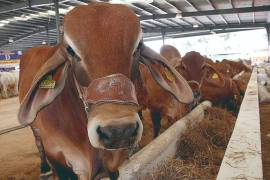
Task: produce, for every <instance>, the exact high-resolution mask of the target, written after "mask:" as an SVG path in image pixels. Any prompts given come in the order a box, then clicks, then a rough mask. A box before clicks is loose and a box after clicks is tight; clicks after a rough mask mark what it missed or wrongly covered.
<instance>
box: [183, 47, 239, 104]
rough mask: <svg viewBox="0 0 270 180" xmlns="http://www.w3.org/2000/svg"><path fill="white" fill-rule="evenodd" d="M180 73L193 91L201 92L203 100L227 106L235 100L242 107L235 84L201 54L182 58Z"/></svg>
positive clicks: (193, 53)
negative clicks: (230, 101) (231, 100)
mask: <svg viewBox="0 0 270 180" xmlns="http://www.w3.org/2000/svg"><path fill="white" fill-rule="evenodd" d="M179 71H180V74H181V75H182V76H183V77H185V78H186V80H187V81H188V82H189V83H190V85H191V88H192V89H193V91H195V92H196V91H199V92H200V94H201V100H210V101H212V102H213V103H222V104H226V103H227V102H228V100H230V99H233V100H234V101H235V103H236V105H240V94H239V91H238V89H237V86H236V84H235V82H234V81H233V80H232V79H230V78H226V77H224V75H222V74H221V73H219V72H218V71H217V70H216V69H215V68H214V67H212V66H211V65H209V64H207V63H206V61H205V58H204V57H203V56H202V55H200V53H198V52H195V51H192V52H189V53H187V54H186V55H185V56H184V57H183V58H182V61H181V64H180V68H179ZM192 83H193V84H192Z"/></svg>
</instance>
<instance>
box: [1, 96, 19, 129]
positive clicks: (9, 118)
mask: <svg viewBox="0 0 270 180" xmlns="http://www.w3.org/2000/svg"><path fill="white" fill-rule="evenodd" d="M18 109H19V100H18V97H14V98H9V99H0V132H1V131H3V130H5V129H8V128H12V127H15V126H19V125H20V124H19V122H18V120H17V112H18Z"/></svg>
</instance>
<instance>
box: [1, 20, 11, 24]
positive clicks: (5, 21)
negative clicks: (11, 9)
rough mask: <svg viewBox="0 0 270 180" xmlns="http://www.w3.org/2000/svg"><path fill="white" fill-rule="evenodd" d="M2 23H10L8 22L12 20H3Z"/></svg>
mask: <svg viewBox="0 0 270 180" xmlns="http://www.w3.org/2000/svg"><path fill="white" fill-rule="evenodd" d="M0 23H2V24H8V23H10V21H8V20H2V21H0Z"/></svg>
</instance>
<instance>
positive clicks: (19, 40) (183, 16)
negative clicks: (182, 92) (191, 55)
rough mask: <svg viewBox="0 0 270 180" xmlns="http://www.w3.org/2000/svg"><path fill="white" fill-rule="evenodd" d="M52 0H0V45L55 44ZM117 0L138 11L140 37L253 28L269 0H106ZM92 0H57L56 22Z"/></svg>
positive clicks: (267, 16)
mask: <svg viewBox="0 0 270 180" xmlns="http://www.w3.org/2000/svg"><path fill="white" fill-rule="evenodd" d="M54 1H56V0H0V50H2V49H18V50H24V49H25V48H28V47H32V46H35V45H41V44H42V43H49V44H55V43H56V40H57V38H56V37H57V31H56V21H55V6H54ZM120 1H123V2H126V4H127V5H128V6H129V7H130V8H131V9H133V10H134V11H135V13H136V14H137V15H138V16H139V17H140V19H141V25H142V29H143V32H144V38H145V40H153V39H160V38H162V35H165V36H166V37H172V38H176V37H186V36H195V35H203V34H210V33H223V32H234V31H242V30H250V29H258V28H264V27H266V26H268V25H269V24H270V1H269V0H145V1H143V0H141V1H140V0H130V1H129V0H112V2H116V3H117V2H120ZM92 2H94V1H92V0H58V7H59V8H58V10H59V20H60V21H59V22H60V24H61V23H62V20H63V16H64V15H65V14H66V13H67V12H68V11H69V10H71V9H72V8H73V7H75V6H78V5H82V4H87V3H92ZM60 31H61V26H60Z"/></svg>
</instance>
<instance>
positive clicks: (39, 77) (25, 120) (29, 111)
mask: <svg viewBox="0 0 270 180" xmlns="http://www.w3.org/2000/svg"><path fill="white" fill-rule="evenodd" d="M25 60H27V59H25ZM21 61H23V59H22V60H21ZM69 64H70V63H69V61H67V58H66V56H65V55H64V52H63V50H61V49H58V50H57V51H56V52H55V53H54V54H53V55H52V56H51V58H50V59H48V60H47V61H46V62H45V63H44V64H43V65H42V67H41V69H40V70H39V71H37V73H36V75H35V77H34V78H33V81H32V83H31V86H30V88H29V90H28V91H27V93H26V95H25V96H24V97H23V99H22V100H21V104H20V108H19V112H18V120H19V122H20V123H21V124H22V125H28V124H30V123H32V122H33V121H34V120H35V118H36V116H37V113H38V112H39V111H40V110H41V109H42V108H44V107H45V106H47V105H49V104H50V103H52V102H53V100H54V99H55V98H56V97H57V95H59V94H60V92H61V91H62V90H63V88H64V86H65V81H66V78H67V74H68V69H69ZM22 76H23V75H22ZM20 78H22V77H20ZM20 86H21V87H22V86H23V84H20Z"/></svg>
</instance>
